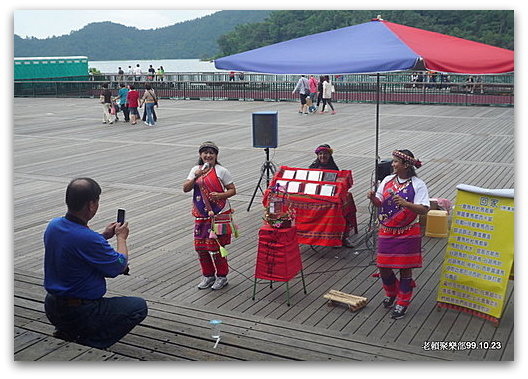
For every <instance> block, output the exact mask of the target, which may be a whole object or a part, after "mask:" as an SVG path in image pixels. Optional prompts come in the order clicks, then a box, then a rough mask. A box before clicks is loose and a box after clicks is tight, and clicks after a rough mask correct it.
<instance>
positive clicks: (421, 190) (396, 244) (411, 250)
mask: <svg viewBox="0 0 528 379" xmlns="http://www.w3.org/2000/svg"><path fill="white" fill-rule="evenodd" d="M421 165H422V163H421V162H420V161H419V160H418V159H416V158H415V157H414V155H413V153H412V152H411V151H409V150H395V151H393V152H392V169H393V172H394V174H392V175H388V176H387V177H385V178H384V179H383V180H382V182H381V184H380V185H379V187H378V189H377V191H376V192H374V191H370V192H369V193H368V194H367V197H368V198H369V199H370V201H371V202H372V204H373V205H374V206H376V207H377V208H378V221H379V229H378V251H377V255H376V265H377V266H378V270H379V274H380V277H381V281H382V284H383V289H384V290H385V295H386V297H385V299H384V300H383V302H382V304H383V306H384V307H385V308H391V307H392V305H393V304H394V302H396V305H395V307H394V309H393V310H392V313H391V317H392V318H394V319H399V318H402V317H403V316H404V315H405V312H406V311H407V308H408V306H409V304H410V302H411V298H412V293H413V288H414V287H415V286H416V284H415V282H414V280H413V279H412V269H413V268H418V267H422V233H421V229H420V223H419V219H418V215H424V214H426V213H427V212H428V210H429V206H430V203H429V192H428V190H427V186H426V185H425V183H424V182H423V180H421V179H419V178H418V177H417V176H416V171H415V168H418V167H420V166H421ZM393 269H399V270H400V278H399V279H398V278H397V277H396V275H395V274H394V271H393Z"/></svg>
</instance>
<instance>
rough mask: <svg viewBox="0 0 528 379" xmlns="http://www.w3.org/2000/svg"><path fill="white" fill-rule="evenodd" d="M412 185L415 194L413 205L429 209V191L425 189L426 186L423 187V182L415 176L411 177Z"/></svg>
mask: <svg viewBox="0 0 528 379" xmlns="http://www.w3.org/2000/svg"><path fill="white" fill-rule="evenodd" d="M412 184H413V187H414V192H415V195H414V204H421V205H425V206H426V207H428V208H429V207H430V206H431V203H430V200H429V190H428V189H427V186H426V185H425V183H424V181H423V180H422V179H420V178H417V177H416V176H413V178H412Z"/></svg>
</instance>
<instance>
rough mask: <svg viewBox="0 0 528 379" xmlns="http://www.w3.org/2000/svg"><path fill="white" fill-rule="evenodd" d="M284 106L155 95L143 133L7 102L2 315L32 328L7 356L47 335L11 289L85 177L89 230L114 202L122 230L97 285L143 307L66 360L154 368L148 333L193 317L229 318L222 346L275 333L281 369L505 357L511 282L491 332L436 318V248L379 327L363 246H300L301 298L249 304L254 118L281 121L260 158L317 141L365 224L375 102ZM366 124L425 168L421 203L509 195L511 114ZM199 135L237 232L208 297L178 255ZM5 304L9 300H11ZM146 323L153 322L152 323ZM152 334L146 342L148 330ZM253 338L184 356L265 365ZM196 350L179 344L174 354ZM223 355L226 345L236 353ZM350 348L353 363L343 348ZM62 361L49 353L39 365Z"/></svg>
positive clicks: (262, 287) (32, 102)
mask: <svg viewBox="0 0 528 379" xmlns="http://www.w3.org/2000/svg"><path fill="white" fill-rule="evenodd" d="M296 108H297V105H296V104H293V103H268V102H212V101H164V102H162V103H161V106H160V108H159V109H158V110H157V112H158V115H159V118H160V120H159V123H158V125H157V126H156V127H154V128H149V127H147V126H145V125H139V124H138V125H136V126H135V127H133V126H130V125H128V124H124V123H117V124H115V125H112V126H106V125H102V124H101V118H102V115H101V113H102V112H101V110H100V107H99V104H97V101H96V100H90V99H60V100H59V99H25V98H15V99H14V107H13V115H14V130H13V167H14V171H13V172H14V173H13V199H14V210H13V214H14V219H13V227H14V234H13V240H14V249H15V251H14V258H13V265H14V271H15V273H16V277H15V298H16V299H19V300H16V299H15V315H16V312H22V313H24V314H26V316H27V317H26V316H23V315H22V316H21V317H23V318H24V317H26V319H25V320H26V321H27V320H32V322H33V323H31V322H26V321H24V322H21V323H17V320H16V319H15V345H16V346H17V343H16V340H17V339H19V341H20V342H21V343H20V344H19V345H18V346H24V348H23V349H22V350H21V352H20V353H19V354H20V357H26V358H21V359H29V360H32V359H35V360H36V359H45V358H42V357H43V356H41V357H40V358H35V357H36V356H34V355H31V353H30V351H31V349H30V350H26V352H27V353H28V354H29V355H27V356H25V355H24V354H23V353H22V351H23V350H24V349H28V346H37V345H46V344H48V345H49V344H51V343H56V342H54V341H51V340H50V339H49V337H46V336H48V335H49V333H50V330H49V328H48V327H46V326H42V325H40V324H38V323H37V324H35V323H34V322H36V320H41V321H42V322H44V321H45V317H44V318H42V316H43V315H42V314H39V313H37V314H35V313H34V312H32V311H29V310H28V309H31V308H32V307H33V308H34V309H37V308H38V307H39V306H40V305H39V304H40V303H39V299H38V296H37V295H35V294H38V293H39V292H38V291H36V290H35V289H34V288H33V289H32V290H30V291H29V293H28V289H27V288H25V286H27V285H28V284H27V283H30V284H31V286H33V287H35V286H38V283H39V281H41V278H42V276H43V267H42V266H43V244H42V232H43V230H44V228H45V226H46V224H47V222H48V221H49V220H50V219H51V218H53V217H56V216H60V215H62V214H63V213H64V212H65V206H64V191H65V188H66V185H67V183H68V182H69V181H70V180H71V179H72V178H73V177H77V176H90V177H93V178H94V179H96V180H97V181H98V182H99V183H100V184H101V186H102V188H103V194H102V197H101V206H100V209H99V213H98V214H97V215H96V217H95V218H94V220H93V221H92V223H91V227H92V228H93V229H95V230H102V229H103V228H104V226H105V225H106V224H107V223H108V222H110V221H112V220H113V219H114V217H115V212H116V209H117V208H118V207H120V208H126V209H127V219H128V221H129V223H130V228H131V234H130V237H129V248H130V251H131V261H130V266H131V275H130V276H127V277H125V276H122V277H119V278H116V279H113V280H109V281H108V284H109V290H110V292H111V293H123V294H133V295H139V296H143V297H145V298H147V299H148V300H149V304H150V305H151V308H152V309H153V313H152V315H151V316H149V317H148V318H147V319H146V321H145V323H144V325H142V326H141V327H140V328H137V330H135V331H134V333H133V334H132V335H131V336H130V337H127V338H125V339H124V340H123V342H120V343H119V344H116V345H115V346H116V348H115V350H110V351H109V352H108V354H104V353H103V354H101V353H99V352H98V353H93V352H90V351H89V349H85V348H84V347H80V348H79V347H74V348H72V349H70V348H67V350H68V349H69V350H68V351H71V350H73V349H81V350H82V351H80V352H79V354H69V355H68V354H66V353H65V354H66V355H65V356H64V359H65V360H67V359H76V358H75V357H85V358H86V357H94V359H97V360H105V359H110V360H111V359H149V360H162V359H168V358H167V354H166V352H164V351H163V348H164V347H163V346H161V345H163V344H160V343H157V342H156V341H158V342H159V340H160V339H163V336H162V335H159V331H160V330H164V331H166V332H167V333H170V331H171V330H172V328H173V326H174V327H176V326H175V325H176V324H177V322H178V321H182V318H185V319H186V320H187V321H188V322H189V320H191V319H193V320H194V321H193V322H189V323H188V325H190V326H189V329H196V335H195V336H194V337H193V338H198V339H200V338H202V339H203V338H204V337H203V334H204V333H206V332H205V331H204V330H203V328H206V327H207V326H206V324H207V321H208V319H210V317H213V316H215V315H216V316H217V317H223V318H224V319H226V320H228V324H229V327H230V329H229V335H230V336H231V337H232V338H233V339H234V340H235V339H236V337H239V338H240V337H241V336H243V335H245V334H246V333H247V331H248V330H249V329H251V328H250V326H249V325H250V324H251V325H259V328H262V329H261V330H259V333H264V334H265V333H270V336H271V335H276V336H280V334H281V331H283V332H284V333H285V335H286V336H287V338H288V341H287V343H285V346H289V344H290V345H295V344H296V343H297V347H298V348H299V350H295V353H291V355H290V356H288V355H283V356H281V357H282V359H291V360H295V359H301V360H306V359H307V360H314V359H315V358H314V357H315V356H317V354H323V353H324V354H329V355H332V357H333V358H332V359H336V360H340V359H343V360H345V359H359V360H371V359H382V360H391V359H401V360H406V359H412V360H435V359H449V360H472V361H480V360H490V361H493V360H513V358H514V333H513V330H514V328H513V325H514V323H513V319H514V304H513V298H514V296H513V293H514V292H513V282H510V289H509V291H508V299H509V300H508V303H507V306H506V308H505V312H504V316H503V319H502V321H501V323H500V325H499V327H498V328H495V327H494V326H493V325H492V324H491V323H490V322H487V321H484V320H482V319H480V318H477V317H474V316H470V315H468V314H465V313H458V312H455V311H451V310H445V309H442V310H437V309H436V307H435V301H436V290H437V284H438V277H439V268H440V265H441V263H442V259H443V254H444V251H445V246H446V239H438V238H424V250H425V255H424V267H423V268H422V269H419V270H416V272H415V279H416V281H417V284H418V287H417V288H416V291H415V297H414V300H413V303H412V305H411V307H410V308H409V311H408V314H407V316H406V317H405V318H404V319H401V320H396V321H395V320H392V319H390V317H388V312H387V311H386V310H384V309H383V308H382V307H381V306H380V305H379V304H380V302H381V299H382V298H383V294H382V293H381V291H380V289H381V286H380V283H379V280H378V279H375V278H373V277H372V276H371V275H372V274H373V273H374V272H375V271H376V268H375V266H374V265H373V263H372V258H373V254H372V251H370V250H369V249H367V248H366V247H365V246H363V245H361V244H358V247H357V248H356V249H347V248H324V247H315V248H312V247H310V246H302V249H301V251H302V259H303V264H304V274H305V279H306V286H307V289H308V294H306V295H305V294H304V293H303V290H302V284H301V282H300V279H294V280H292V281H291V282H290V295H291V306H287V305H286V297H285V296H286V294H285V288H284V285H280V284H278V283H276V284H274V286H273V288H271V289H270V287H269V285H268V283H267V282H259V284H258V287H257V290H258V291H257V296H256V299H255V301H253V300H252V298H251V295H252V290H253V288H252V286H253V273H254V265H255V257H256V235H257V230H258V228H259V226H260V225H261V222H262V218H261V216H262V214H263V209H262V207H261V205H260V196H257V199H256V200H255V202H254V203H253V205H252V207H251V210H250V211H249V212H248V211H246V208H247V206H248V204H249V201H250V198H251V195H252V193H253V190H254V189H255V187H256V184H257V181H258V178H259V175H260V167H261V165H262V163H263V162H264V160H265V154H264V151H263V150H262V149H256V148H253V147H252V146H251V144H252V143H251V113H252V112H256V111H275V110H277V111H279V147H278V148H277V149H275V150H273V151H272V157H271V159H272V161H273V162H274V163H275V164H276V165H277V166H279V165H289V166H298V167H307V166H308V164H309V163H310V162H311V161H312V160H313V159H314V157H315V156H314V154H313V150H314V148H315V147H316V146H317V145H319V144H320V143H329V144H330V145H331V146H332V147H333V148H334V151H335V153H334V158H335V160H336V162H337V164H338V165H339V166H340V167H341V168H342V169H351V170H353V173H354V180H355V185H354V188H353V190H354V196H355V200H356V205H357V206H358V221H359V223H360V236H359V237H360V238H359V242H361V236H363V234H364V233H365V227H366V224H367V220H368V217H369V214H368V203H367V200H366V197H365V194H366V192H367V190H368V188H369V183H370V181H371V176H372V171H373V169H374V147H375V130H374V128H375V106H374V105H371V104H347V105H344V104H336V108H337V111H338V113H337V114H336V115H329V114H324V115H319V114H317V115H309V116H300V115H298V113H297V109H296ZM380 125H381V126H380V140H379V151H380V155H381V157H382V158H385V157H386V158H390V152H391V151H392V150H394V149H395V148H409V149H410V150H412V151H413V152H414V153H415V155H416V156H417V157H418V158H420V159H421V160H422V161H423V162H424V163H425V164H424V166H423V167H422V168H420V169H419V170H418V174H419V176H420V177H421V178H422V179H424V180H425V182H426V183H427V185H428V187H429V192H430V195H431V196H432V197H444V198H449V199H453V198H454V195H455V187H456V185H457V184H460V183H465V184H471V185H475V186H480V187H486V188H513V186H514V184H515V183H514V110H513V109H512V108H492V107H457V106H425V105H382V106H381V117H380ZM208 139H210V140H213V141H215V142H216V143H217V144H218V146H219V147H220V155H219V160H220V162H221V163H222V164H223V165H224V166H226V167H227V168H229V170H230V171H231V172H232V173H233V175H234V177H235V184H236V186H237V189H238V194H237V195H236V196H235V197H234V198H233V199H232V204H233V206H234V207H235V208H236V210H237V211H236V214H235V216H236V220H237V223H238V224H239V225H240V226H241V229H242V235H241V237H240V238H238V239H236V240H234V242H233V243H232V245H230V248H229V251H230V257H229V262H230V268H231V273H230V275H229V286H228V287H226V288H225V289H224V290H222V291H216V292H213V291H198V290H196V289H195V286H196V284H197V281H198V280H199V276H200V273H199V267H198V262H197V258H196V253H195V252H194V250H193V246H192V226H193V221H192V218H191V215H190V205H191V198H190V195H189V194H184V193H183V192H182V190H181V185H182V183H183V181H184V179H185V177H186V176H187V174H188V171H189V169H190V168H191V167H192V166H193V165H194V163H195V162H196V160H197V147H198V146H199V144H200V143H201V142H202V141H204V140H208ZM24 283H26V284H24ZM19 287H20V288H19ZM24 288H25V289H24ZM330 289H336V290H339V291H343V292H347V293H352V294H355V295H360V296H365V297H367V298H368V299H369V302H368V304H367V306H366V307H365V308H363V309H362V310H360V311H358V312H355V313H352V312H350V311H348V310H347V309H345V308H344V307H333V308H331V307H328V306H327V305H326V301H325V299H323V297H322V296H323V294H324V293H326V292H328V291H329V290H330ZM17 291H18V292H17ZM17 294H18V295H17ZM17 301H20V302H22V303H23V305H22V306H18V304H17ZM40 301H41V300H40ZM26 302H29V303H26ZM24 304H25V305H24ZM27 313H30V314H31V317H29V318H28V315H27ZM177 315H178V316H177ZM158 323H159V324H160V325H162V326H160V327H157V324H158ZM171 323H173V324H174V325H173V324H171ZM202 324H203V326H201V325H202ZM24 325H26V328H25V327H24ZM27 325H33V327H27ZM35 325H37V326H36V327H35ZM200 328H202V329H200ZM248 328H249V329H248ZM153 331H156V333H158V334H157V335H153V334H152V333H153ZM287 331H290V332H287ZM255 333H257V332H255ZM257 334H258V333H257ZM310 336H311V337H314V336H319V337H314V338H323V337H324V338H326V342H327V345H328V348H327V350H325V351H321V350H317V349H315V350H314V349H312V347H313V346H314V344H310V343H309V342H308V339H309V338H311V337H310ZM189 338H191V337H189ZM277 338H278V337H277ZM285 338H286V337H285ZM296 339H297V342H294V340H296ZM332 339H333V342H331V340H332ZM262 340H266V341H265V342H262V341H261V342H259V343H258V344H257V345H258V346H260V347H257V348H256V351H259V352H260V353H258V354H257V353H256V352H255V351H252V352H251V353H250V352H249V350H248V346H250V344H249V342H247V340H246V342H244V343H242V342H241V344H242V345H243V346H244V349H242V350H241V351H244V352H245V353H241V351H237V352H236V353H233V354H232V355H229V354H227V355H218V354H216V353H215V354H211V353H210V352H209V353H208V354H205V353H203V352H202V353H200V354H196V353H195V352H193V354H194V355H192V354H191V355H189V356H186V357H185V358H182V359H193V358H194V359H197V360H214V359H222V357H224V358H225V359H228V358H229V357H230V358H233V357H235V358H236V359H246V360H248V359H249V360H267V359H270V360H272V359H273V357H270V356H269V355H268V356H266V355H265V354H264V355H262V354H263V353H262V352H263V351H264V350H266V349H267V348H269V347H270V346H271V344H272V343H274V342H275V341H274V339H273V338H262ZM479 340H484V341H501V343H502V345H503V346H504V348H503V349H501V350H499V351H491V350H489V351H485V350H473V351H459V352H452V353H451V354H447V355H446V354H445V352H427V351H425V350H423V349H422V346H423V344H424V343H425V342H427V341H429V342H431V341H479ZM27 341H33V342H34V343H30V342H27ZM131 341H132V342H131ZM145 341H151V345H152V346H151V347H152V348H151V349H150V350H149V351H151V352H153V353H149V354H147V355H145V354H143V355H141V354H140V353H138V352H137V351H135V350H134V351H135V353H131V352H130V346H132V345H134V346H139V345H141V344H145V343H147V342H145ZM299 341H300V342H299ZM336 341H340V342H342V341H349V342H348V344H344V345H343V344H342V345H343V346H347V347H346V349H345V350H347V349H348V352H346V353H343V351H344V350H342V349H340V348H339V343H336ZM195 342H196V340H193V339H192V338H191V339H189V340H188V344H192V343H195ZM37 343H38V344H37ZM200 343H203V341H202V342H200ZM35 344H37V345H35ZM259 344H260V345H259ZM354 344H357V345H354ZM234 345H235V344H234V343H233V346H234ZM351 345H354V346H351ZM360 345H363V346H364V349H363V351H362V350H361V348H358V346H360ZM233 346H231V348H232V349H235V350H236V349H238V348H240V347H237V348H235V347H233ZM307 346H308V348H307ZM325 346H326V345H325ZM301 347H302V348H301ZM283 348H284V346H283ZM61 349H62V345H61ZM83 349H84V350H83ZM119 349H121V350H119ZM156 349H158V350H156ZM303 349H305V350H303ZM306 349H307V350H310V352H309V353H307V350H306ZM286 350H287V349H286ZM301 350H303V351H302V352H301ZM352 350H353V351H357V355H354V354H355V353H354V354H352V353H350V351H352ZM52 351H56V349H55V350H52ZM76 351H77V350H76ZM390 351H392V352H390ZM380 352H381V353H380ZM60 354H62V353H57V352H55V353H54V354H53V355H52V356H51V357H50V359H52V358H53V357H55V358H57V355H59V356H60ZM230 354H231V353H230ZM259 354H260V355H259ZM45 355H46V354H44V356H45ZM279 355H280V354H279ZM321 356H322V355H321ZM27 357H29V358H27ZM32 357H33V358H32ZM69 357H74V358H69ZM380 357H381V358H380ZM230 358H229V359H230ZM15 359H17V352H15ZM79 359H83V358H79ZM173 359H176V358H173ZM277 359H278V358H277Z"/></svg>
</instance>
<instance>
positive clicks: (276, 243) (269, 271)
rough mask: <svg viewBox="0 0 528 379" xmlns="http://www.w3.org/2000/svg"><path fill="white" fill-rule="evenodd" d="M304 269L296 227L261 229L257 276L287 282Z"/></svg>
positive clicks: (263, 227)
mask: <svg viewBox="0 0 528 379" xmlns="http://www.w3.org/2000/svg"><path fill="white" fill-rule="evenodd" d="M301 270H302V260H301V252H300V250H299V243H298V242H297V233H296V230H295V228H294V227H292V228H285V229H276V228H273V227H271V226H269V225H263V226H262V227H261V228H260V230H259V240H258V251H257V264H256V266H255V278H257V279H266V280H273V281H278V282H287V281H289V280H290V279H293V278H294V277H295V275H297V274H298V273H299V271H301Z"/></svg>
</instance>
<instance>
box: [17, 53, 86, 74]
mask: <svg viewBox="0 0 528 379" xmlns="http://www.w3.org/2000/svg"><path fill="white" fill-rule="evenodd" d="M14 72H15V80H28V79H42V80H46V79H57V78H64V79H66V80H71V79H75V78H78V79H79V80H87V78H88V76H89V74H88V57H27V58H15V69H14Z"/></svg>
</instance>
